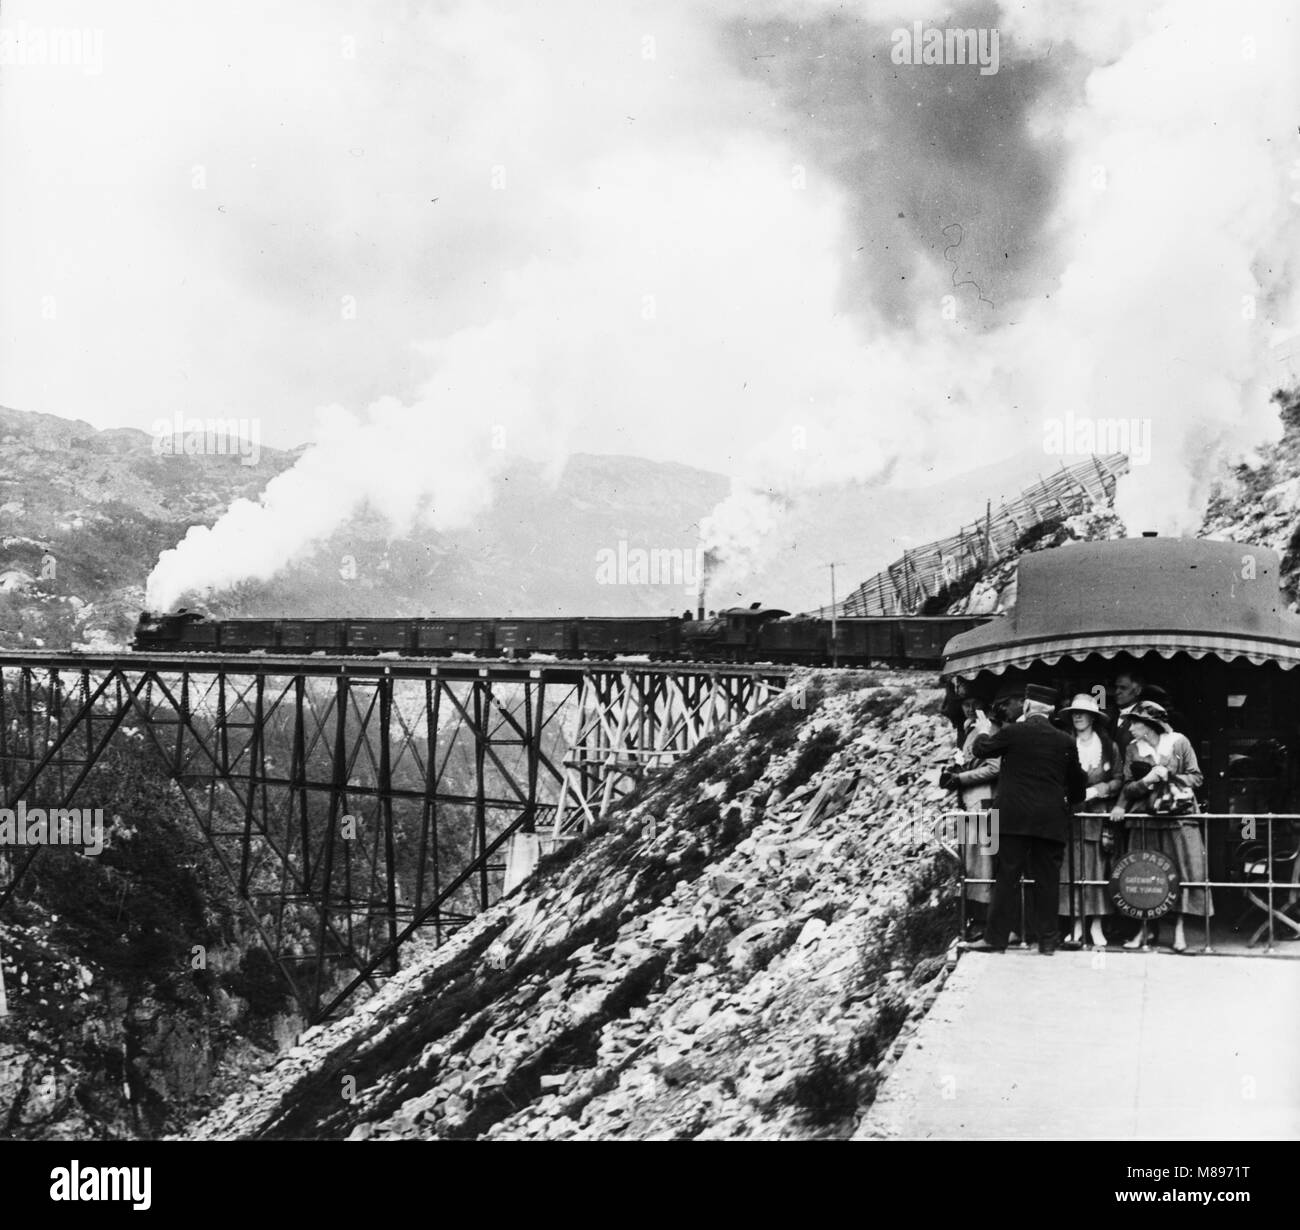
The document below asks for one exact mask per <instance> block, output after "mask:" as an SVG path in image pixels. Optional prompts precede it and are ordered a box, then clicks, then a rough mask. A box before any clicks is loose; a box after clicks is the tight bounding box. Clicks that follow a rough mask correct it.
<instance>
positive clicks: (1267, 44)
mask: <svg viewBox="0 0 1300 1230" xmlns="http://www.w3.org/2000/svg"><path fill="white" fill-rule="evenodd" d="M1224 12H1225V10H1224V8H1223V6H1222V5H1218V6H1216V5H1214V4H1212V3H1208V2H1203V0H1182V2H1180V3H1177V4H1168V5H1163V4H1150V5H1143V4H1124V5H1117V4H1115V3H1114V2H1113V0H1108V2H1106V3H1101V2H1100V0H1096V2H1094V0H1059V2H1057V3H1048V4H1032V5H1029V4H1020V3H1010V2H1008V3H1003V4H998V3H996V2H993V0H989V2H987V3H976V4H971V5H966V6H964V7H962V6H958V7H955V8H953V9H951V10H949V11H946V12H938V13H931V12H929V11H926V10H924V9H922V8H919V7H918V6H916V5H908V4H906V3H900V2H898V0H889V2H886V3H877V4H855V5H843V4H840V3H831V2H829V0H751V2H749V3H740V0H619V2H618V3H608V2H600V0H545V2H544V3H533V2H531V0H530V2H528V3H525V2H524V0H472V2H466V3H455V2H448V3H434V2H427V3H415V2H413V0H412V2H410V3H402V2H399V0H385V2H382V3H380V2H374V3H366V4H361V3H348V2H343V0H281V2H279V3H276V4H266V3H260V2H253V0H230V2H227V3H222V4H201V3H198V2H197V0H40V2H39V3H37V2H35V0H4V2H3V5H2V7H0V27H3V30H4V34H5V36H6V38H7V40H8V42H7V44H5V45H6V46H7V48H8V52H7V55H6V56H5V57H4V59H2V60H0V154H2V156H3V166H4V180H3V186H2V187H0V270H3V277H2V278H0V404H4V405H8V406H12V407H15V408H20V409H25V410H42V411H48V412H50V413H55V414H60V415H66V416H75V417H80V418H84V419H87V420H89V421H90V422H92V423H94V424H96V425H98V426H113V425H133V426H137V427H143V428H146V429H148V427H149V426H150V425H151V424H152V423H153V422H154V421H155V420H156V419H158V418H160V417H170V416H171V415H172V414H173V413H175V412H177V411H180V412H181V413H183V414H185V415H187V416H191V415H193V416H213V415H215V416H240V417H254V418H256V419H257V420H258V421H259V424H260V429H261V436H262V439H263V441H264V442H265V443H268V444H273V445H282V446H289V445H294V444H297V443H301V442H303V441H306V440H321V439H324V438H329V439H332V440H334V441H336V442H337V447H338V448H339V450H340V453H339V457H338V458H337V459H336V461H341V460H343V459H344V458H345V457H346V456H347V455H348V454H349V453H350V454H351V456H352V457H353V458H356V457H362V458H365V459H366V465H367V466H370V467H372V468H373V471H374V473H375V474H376V475H377V473H378V471H380V470H382V469H383V468H384V460H383V459H384V458H385V456H386V455H387V454H388V453H392V454H397V453H405V454H406V455H407V456H408V457H412V456H414V457H418V458H421V459H423V461H424V462H425V463H426V464H424V466H423V469H422V470H421V471H420V472H419V473H416V472H415V470H414V469H413V470H412V471H411V474H410V479H409V481H410V482H411V483H413V484H415V485H417V486H418V485H419V484H421V483H424V484H426V485H427V484H434V485H435V486H438V485H439V484H441V485H443V486H446V487H455V486H456V485H457V484H461V485H462V486H464V488H465V489H466V493H467V494H466V495H465V496H464V498H459V497H456V496H454V495H453V496H450V497H448V498H446V499H442V495H441V492H435V494H436V495H438V497H439V499H441V500H442V506H443V508H444V513H445V516H444V519H445V520H446V521H448V522H449V521H454V520H456V519H458V518H461V519H463V518H464V517H467V516H471V515H472V514H473V512H474V510H475V507H476V503H475V500H474V498H471V495H470V494H469V492H470V491H471V490H472V489H477V486H478V485H479V480H480V478H481V477H482V475H483V474H484V473H485V472H486V471H487V470H488V469H490V465H491V462H492V460H493V458H492V456H491V455H490V451H491V450H492V448H493V442H492V438H491V436H490V433H491V432H492V430H493V429H495V431H496V435H495V444H496V447H497V451H500V444H501V441H502V439H503V438H504V439H505V440H506V441H507V442H508V445H507V446H508V448H509V449H517V450H519V451H522V452H525V453H529V454H531V455H536V456H539V457H543V458H550V459H552V460H554V459H557V458H560V457H562V456H563V455H564V454H565V453H566V452H567V451H571V450H579V449H581V450H584V451H597V452H628V453H636V454H640V455H644V456H650V457H656V458H665V459H673V460H678V461H683V462H688V463H691V464H695V465H700V466H704V467H708V468H711V469H715V470H719V471H723V472H725V473H728V474H731V475H733V476H735V477H736V479H737V482H738V498H737V502H736V504H735V506H734V508H733V510H732V511H733V513H734V518H733V520H734V521H736V522H738V523H739V525H740V529H739V530H738V531H737V532H738V533H739V534H740V535H741V536H743V535H744V533H745V532H747V531H748V530H751V529H753V527H754V526H755V525H757V524H758V523H759V522H761V520H762V517H761V514H760V513H759V512H757V511H755V510H754V506H753V501H752V499H750V498H749V497H750V495H752V493H754V492H757V493H759V494H760V495H761V494H765V493H769V492H771V491H775V490H786V491H797V490H798V489H799V487H800V486H801V485H807V484H812V483H816V482H821V481H825V480H835V479H849V478H854V479H862V480H867V481H898V482H916V481H917V480H918V479H923V478H925V477H930V478H935V477H942V476H944V475H945V474H950V473H955V472H958V471H960V470H962V469H964V468H968V467H970V466H973V465H976V464H982V463H986V462H989V461H992V460H995V459H997V458H999V457H1002V456H1006V455H1008V454H1010V453H1012V452H1014V451H1016V450H1017V449H1018V448H1023V447H1026V446H1028V447H1034V446H1036V445H1037V444H1038V443H1039V442H1040V441H1041V440H1042V439H1043V436H1044V428H1043V423H1044V417H1045V416H1051V415H1058V416H1059V415H1062V414H1064V413H1065V412H1066V411H1067V410H1068V411H1070V412H1071V413H1074V414H1093V415H1099V414H1124V415H1139V414H1141V415H1146V416H1149V417H1151V418H1152V420H1153V422H1154V429H1153V440H1154V445H1155V451H1156V455H1155V459H1154V462H1153V468H1152V471H1151V474H1152V475H1153V476H1156V475H1157V474H1158V475H1159V477H1158V478H1157V477H1153V478H1152V480H1151V482H1149V483H1147V484H1145V486H1146V488H1147V489H1149V490H1157V489H1159V490H1163V489H1164V487H1165V486H1167V485H1172V486H1173V487H1176V488H1178V492H1177V495H1176V498H1174V501H1173V502H1175V503H1178V504H1179V505H1180V507H1182V506H1183V505H1188V506H1190V503H1191V497H1192V496H1193V495H1194V494H1195V491H1196V488H1197V482H1198V481H1199V480H1198V479H1197V477H1196V475H1195V473H1194V470H1195V469H1196V462H1195V459H1196V458H1199V457H1202V456H1205V455H1208V454H1210V453H1213V452H1214V451H1215V450H1216V449H1220V448H1222V447H1226V446H1227V445H1228V444H1229V443H1231V444H1234V445H1236V444H1239V443H1241V441H1239V440H1237V439H1236V436H1235V434H1234V433H1237V432H1239V430H1240V428H1239V426H1238V424H1240V423H1242V422H1245V423H1246V424H1247V428H1246V434H1247V435H1248V436H1252V433H1253V436H1252V439H1253V438H1257V437H1258V436H1259V434H1260V433H1261V432H1265V431H1267V429H1268V418H1269V413H1268V411H1267V392H1268V389H1267V388H1266V387H1265V386H1266V385H1267V383H1268V382H1267V380H1265V379H1264V378H1263V377H1262V375H1261V371H1262V366H1263V363H1264V361H1265V359H1266V357H1267V355H1268V353H1269V347H1270V346H1272V345H1274V344H1275V343H1276V342H1277V341H1278V339H1279V338H1283V337H1286V336H1288V335H1291V334H1294V332H1295V331H1296V328H1297V324H1298V322H1297V320H1296V319H1295V316H1296V313H1295V310H1294V309H1295V276H1294V275H1295V261H1296V247H1297V245H1296V244H1295V243H1294V240H1295V238H1296V229H1295V228H1296V219H1297V216H1298V215H1300V208H1298V207H1297V206H1296V205H1295V204H1294V203H1293V202H1292V201H1291V200H1290V199H1289V194H1290V193H1293V192H1295V190H1296V189H1295V185H1294V184H1293V183H1291V182H1290V179H1289V176H1290V173H1291V169H1292V167H1293V165H1295V163H1296V159H1297V158H1300V136H1298V134H1297V129H1296V114H1297V102H1298V92H1297V85H1296V77H1297V74H1296V73H1295V72H1294V65H1295V62H1296V58H1297V53H1298V52H1300V42H1298V37H1297V21H1296V19H1295V18H1294V16H1293V15H1292V14H1291V12H1290V6H1288V5H1287V4H1285V3H1283V2H1282V0H1277V2H1276V3H1271V2H1269V0H1245V2H1243V3H1241V4H1237V5H1234V6H1232V8H1231V19H1230V20H1227V19H1225V17H1224ZM914 21H922V22H925V23H927V25H939V26H945V25H946V26H950V27H952V26H961V27H968V28H980V29H985V30H991V29H997V30H998V31H999V34H1000V61H999V65H998V71H997V72H996V73H987V74H986V73H982V72H980V70H979V68H978V67H977V66H971V65H943V64H940V65H899V64H896V63H894V62H893V61H892V59H891V50H892V47H893V45H894V32H895V31H896V30H898V29H900V28H911V25H912V23H913V22H914ZM60 30H62V31H69V30H78V31H85V32H88V36H89V37H88V43H87V49H86V50H85V53H84V54H83V56H82V59H83V61H84V62H83V63H71V64H59V65H51V64H39V63H32V62H30V61H31V60H33V59H35V58H37V57H36V56H35V55H33V54H32V52H31V49H32V48H33V47H34V46H35V45H36V40H38V39H39V38H40V37H42V36H44V35H47V34H49V33H51V32H54V31H60ZM15 49H18V50H15ZM24 56H25V58H26V61H27V62H23V60H24ZM1247 298H1251V299H1253V301H1254V307H1253V309H1252V311H1253V315H1251V316H1250V317H1249V319H1248V320H1244V309H1243V303H1244V301H1245V300H1246V299H1247ZM1243 320H1244V323H1243ZM1180 365H1181V366H1180ZM366 433H369V434H368V435H367V434H366ZM1050 460H1051V459H1049V461H1050ZM1067 460H1068V459H1067ZM1053 464H1054V462H1053ZM1162 467H1163V468H1162ZM337 470H338V465H337V464H334V465H330V466H323V467H322V473H328V474H330V475H331V476H334V475H336V474H337ZM400 477H401V476H400V475H399V478H400ZM331 481H333V478H331ZM389 485H390V486H391V485H392V484H391V481H390V484H389ZM364 486H365V484H364V483H362V484H360V485H358V486H356V489H355V490H349V493H348V498H349V499H351V498H352V497H353V496H354V495H355V497H356V498H362V497H363V496H364V495H366V494H367V492H366V491H365V490H363V488H364ZM335 494H336V495H337V488H336V490H335ZM426 494H427V492H426ZM297 496H298V498H301V496H302V492H301V491H299V492H298V493H297ZM336 502H337V501H336ZM415 502H417V501H415V499H414V496H413V497H412V499H411V500H405V499H404V500H399V501H398V502H397V505H395V506H394V507H393V510H392V511H393V512H394V514H395V515H397V514H403V513H405V512H407V511H409V509H410V508H412V507H414V504H415ZM723 520H724V521H725V520H726V519H725V517H724V518H723ZM719 536H720V537H722V538H725V537H726V531H725V527H724V530H722V531H719Z"/></svg>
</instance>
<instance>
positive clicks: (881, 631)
mask: <svg viewBox="0 0 1300 1230" xmlns="http://www.w3.org/2000/svg"><path fill="white" fill-rule="evenodd" d="M835 632H836V650H837V654H838V657H839V660H840V661H841V662H900V661H902V659H903V654H904V647H903V639H902V628H901V626H900V621H899V620H898V619H895V618H892V617H883V618H881V617H876V618H872V617H865V618H862V619H840V620H837V621H836V628H835Z"/></svg>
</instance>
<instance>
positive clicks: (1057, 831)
mask: <svg viewBox="0 0 1300 1230" xmlns="http://www.w3.org/2000/svg"><path fill="white" fill-rule="evenodd" d="M971 751H972V752H973V753H974V754H975V755H976V756H979V757H990V758H991V757H993V756H1000V757H1001V758H1002V764H1001V771H1000V773H999V774H998V797H997V814H998V820H997V824H998V831H999V832H1002V833H1007V834H1011V835H1015V836H1020V837H1043V838H1046V839H1047V840H1048V841H1059V842H1061V843H1062V844H1064V843H1065V841H1066V839H1067V836H1068V834H1069V832H1070V809H1071V806H1072V805H1073V804H1075V803H1077V802H1078V801H1079V800H1080V799H1082V798H1083V793H1084V790H1085V789H1086V788H1087V787H1086V785H1085V778H1084V772H1083V769H1082V768H1080V766H1079V756H1078V753H1077V752H1076V751H1075V748H1074V739H1073V738H1072V737H1071V736H1070V735H1067V734H1066V733H1065V731H1063V730H1057V728H1056V727H1055V726H1053V725H1052V724H1051V722H1049V721H1048V720H1047V718H1046V717H1045V716H1044V715H1042V714H1037V713H1036V714H1033V715H1032V716H1030V717H1027V718H1025V719H1024V720H1023V721H1020V722H1010V723H1008V724H1007V725H1006V726H1004V727H1003V728H1002V729H1001V730H999V731H998V732H997V733H996V734H992V735H980V736H979V738H977V739H976V740H975V742H974V744H973V745H972V746H971Z"/></svg>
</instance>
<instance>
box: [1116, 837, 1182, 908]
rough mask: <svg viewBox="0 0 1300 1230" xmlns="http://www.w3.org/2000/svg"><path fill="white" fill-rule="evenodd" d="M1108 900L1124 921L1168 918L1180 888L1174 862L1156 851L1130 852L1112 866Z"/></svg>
mask: <svg viewBox="0 0 1300 1230" xmlns="http://www.w3.org/2000/svg"><path fill="white" fill-rule="evenodd" d="M1107 888H1108V890H1109V892H1110V899H1111V901H1112V902H1113V903H1114V905H1115V909H1116V910H1118V911H1119V912H1120V913H1121V914H1123V915H1124V916H1125V917H1127V918H1142V919H1152V918H1160V917H1162V916H1163V915H1165V914H1168V913H1169V911H1170V910H1172V909H1173V908H1174V905H1175V903H1176V902H1177V901H1178V893H1179V890H1180V889H1181V888H1182V885H1181V883H1180V882H1179V879H1178V868H1177V867H1176V866H1175V865H1174V861H1173V859H1171V858H1170V857H1169V855H1167V854H1161V853H1160V851H1158V850H1133V851H1131V852H1130V853H1128V854H1126V855H1124V857H1123V858H1121V859H1119V860H1117V861H1116V863H1115V867H1114V870H1113V871H1112V872H1111V877H1110V883H1109V884H1108V885H1107Z"/></svg>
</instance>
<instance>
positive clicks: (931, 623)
mask: <svg viewBox="0 0 1300 1230" xmlns="http://www.w3.org/2000/svg"><path fill="white" fill-rule="evenodd" d="M688 616H689V612H687V614H686V615H684V616H666V617H649V618H646V617H639V616H633V617H629V618H590V617H583V618H546V617H541V618H524V619H514V618H472V617H466V618H440V617H436V616H428V617H424V618H418V619H212V618H210V617H209V616H207V615H205V614H203V613H202V612H198V611H192V610H180V611H177V612H175V613H172V614H165V615H155V614H152V613H150V612H148V611H145V612H144V613H142V614H141V616H140V619H139V622H138V623H137V625H136V630H135V639H134V640H133V641H132V642H131V647H132V649H134V650H136V651H146V652H147V651H150V650H153V651H164V652H176V651H181V652H186V653H268V654H295V655H301V654H314V653H324V654H327V655H338V654H348V655H351V654H371V655H374V654H381V653H396V654H400V655H403V656H409V657H416V658H449V657H452V656H453V655H455V654H462V655H470V656H472V657H477V658H528V657H531V656H532V655H534V654H547V655H553V656H554V657H556V658H560V659H565V660H578V659H605V660H613V659H617V658H629V657H646V658H649V659H650V660H651V661H692V662H779V663H794V664H804V665H824V664H829V663H831V662H832V661H833V660H834V661H837V662H839V663H840V664H842V665H846V666H856V665H867V664H870V663H880V664H884V665H889V666H903V667H934V666H938V665H939V663H940V662H941V661H942V658H943V648H944V646H945V645H946V644H947V643H948V641H950V640H951V639H952V638H953V637H954V636H956V635H957V634H958V633H960V632H965V631H967V630H969V629H971V628H974V627H976V626H978V625H980V624H983V623H987V622H988V620H989V619H990V616H988V615H955V616H947V615H943V616H924V615H918V616H898V617H894V616H873V617H869V618H857V619H854V618H849V619H840V620H837V621H836V623H835V628H834V643H833V644H832V625H831V621H830V620H829V619H818V618H813V617H809V616H804V615H796V616H791V615H790V613H789V612H788V611H783V610H780V609H778V608H776V607H764V606H761V605H760V604H759V603H757V602H756V603H754V604H753V605H752V606H748V607H732V608H731V609H729V610H723V611H719V612H717V614H716V615H713V616H711V617H709V618H704V617H703V613H702V612H701V613H700V617H698V618H695V619H691V618H689V617H688Z"/></svg>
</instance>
